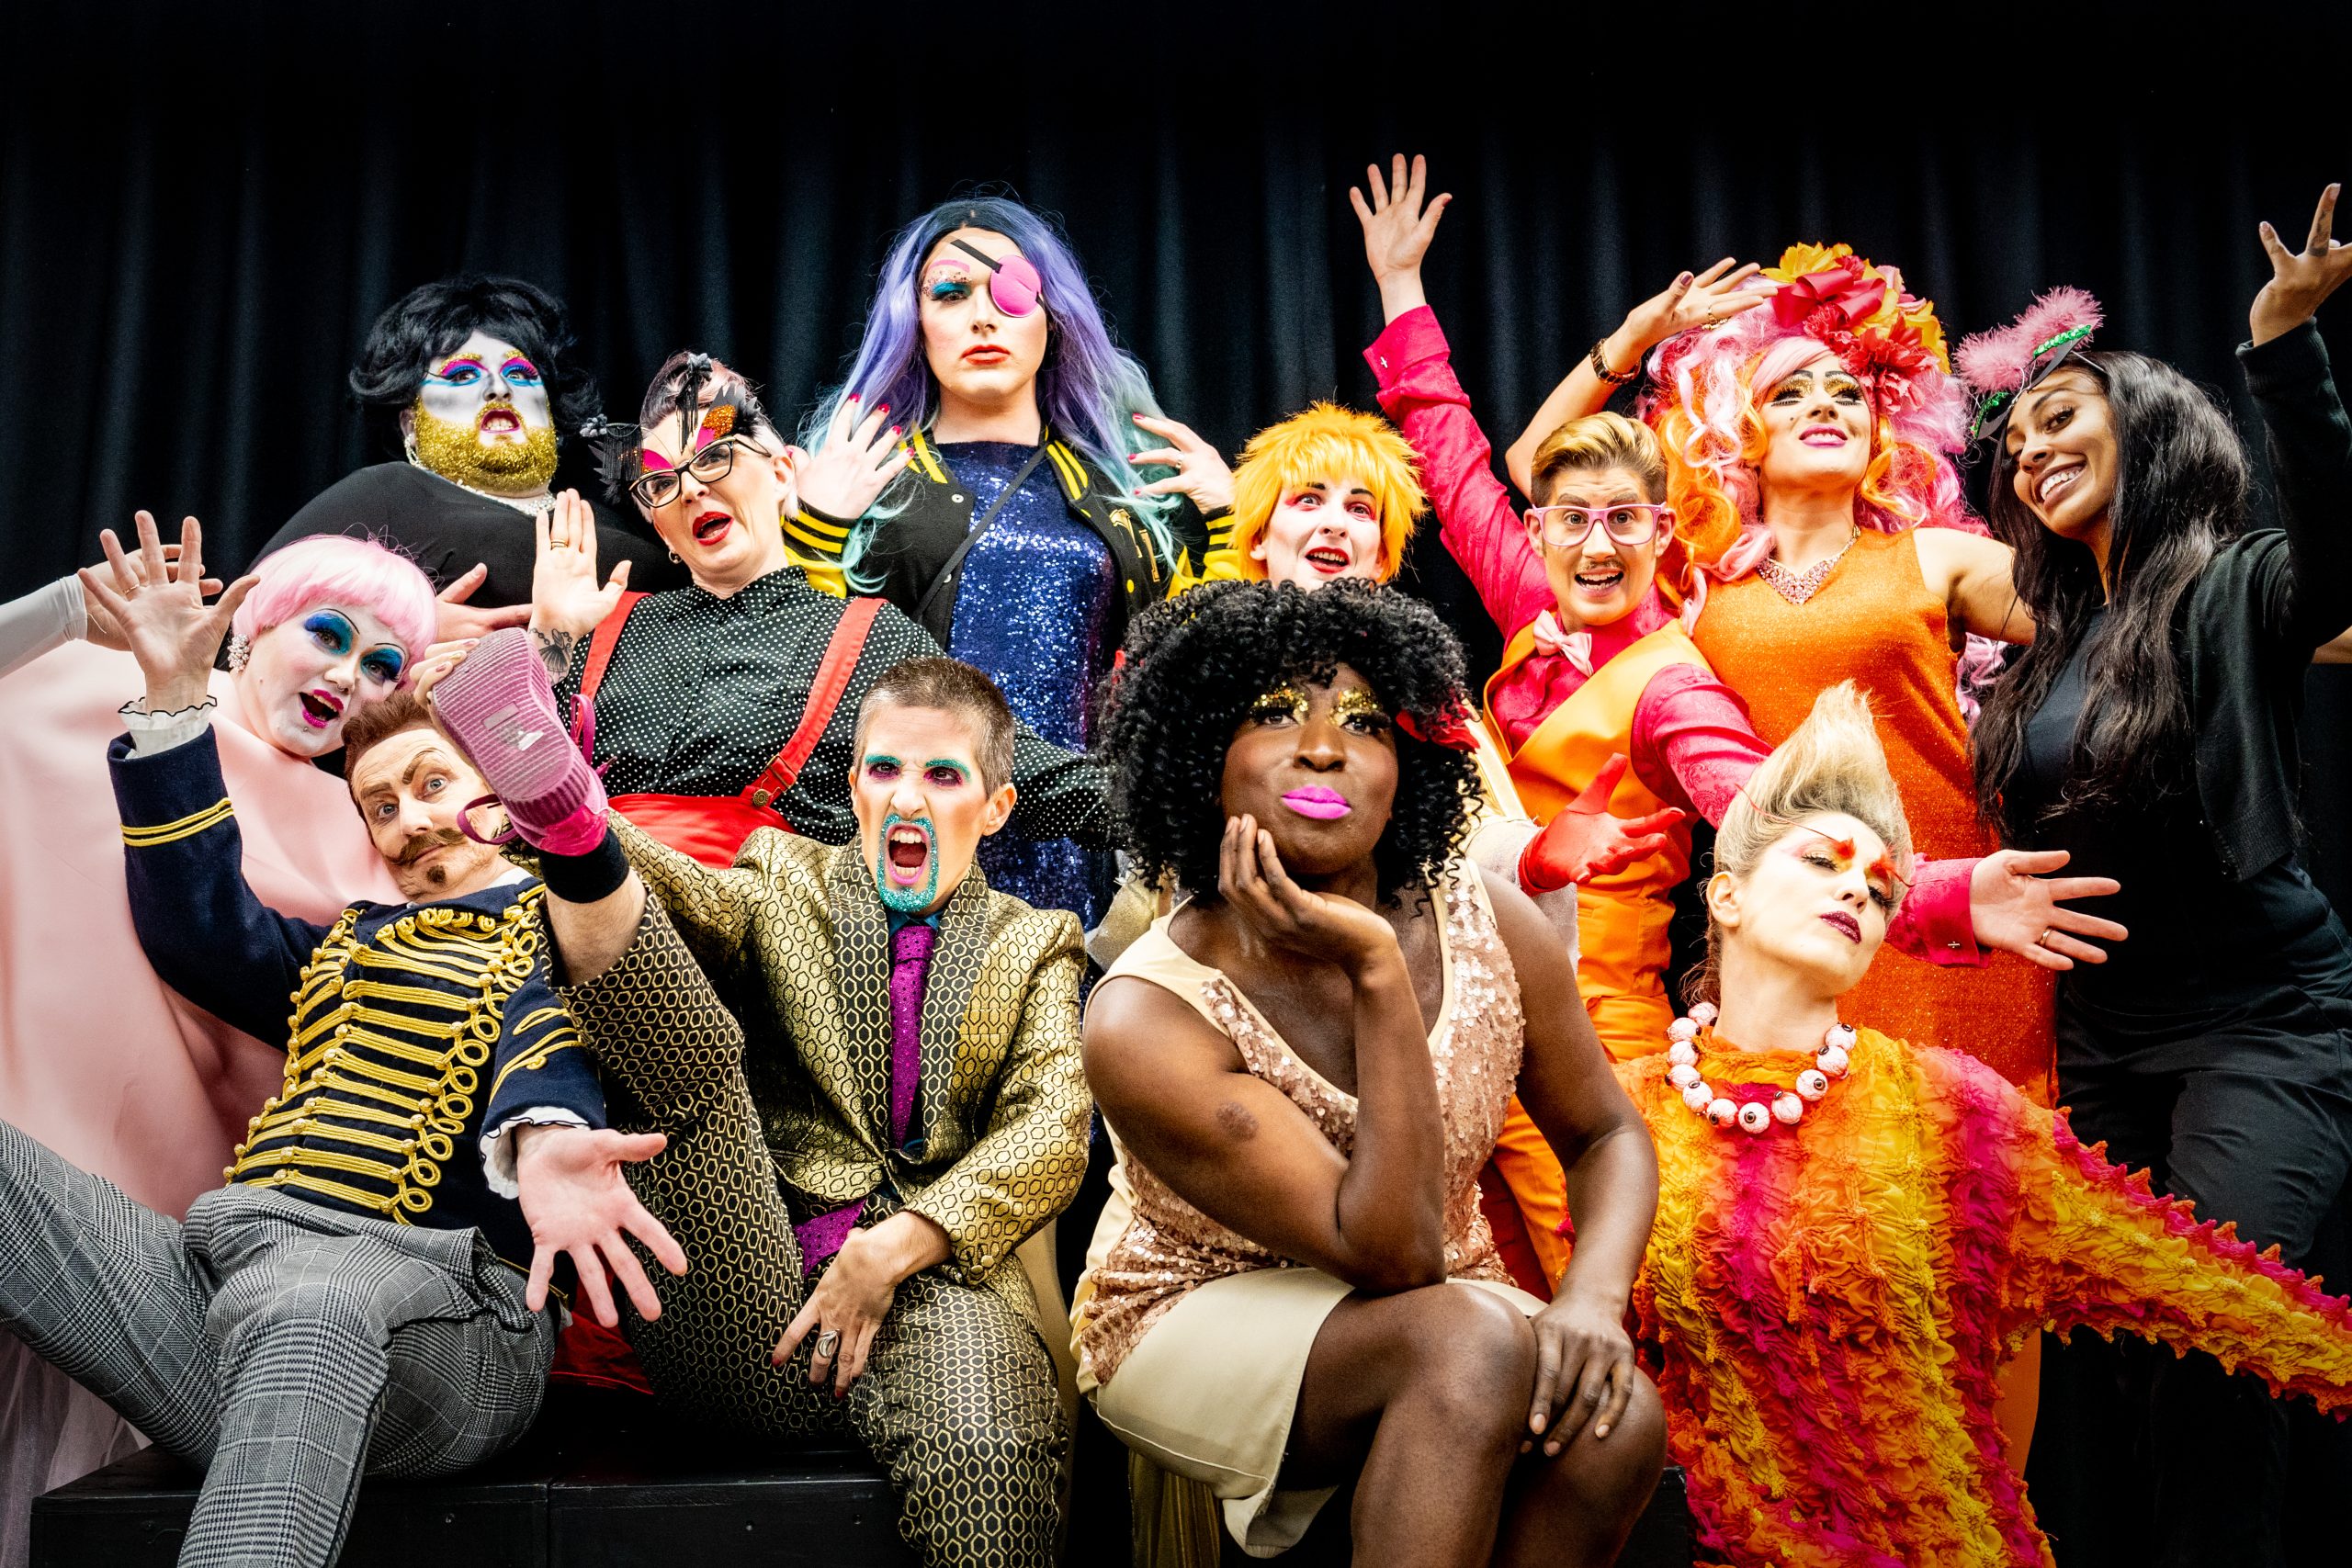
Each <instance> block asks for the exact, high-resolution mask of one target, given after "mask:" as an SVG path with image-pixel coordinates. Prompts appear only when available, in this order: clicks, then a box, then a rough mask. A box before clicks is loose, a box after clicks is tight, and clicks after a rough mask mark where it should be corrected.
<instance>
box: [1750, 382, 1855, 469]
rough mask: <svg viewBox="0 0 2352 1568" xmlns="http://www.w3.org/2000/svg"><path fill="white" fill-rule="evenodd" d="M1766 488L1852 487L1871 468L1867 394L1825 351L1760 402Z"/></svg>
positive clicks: (1758, 403)
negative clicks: (1764, 442)
mask: <svg viewBox="0 0 2352 1568" xmlns="http://www.w3.org/2000/svg"><path fill="white" fill-rule="evenodd" d="M1756 412H1757V414H1758V417H1760V418H1761V419H1762V420H1763V422H1764V434H1765V439H1766V443H1767V445H1766V446H1765V448H1764V457H1763V460H1762V461H1761V462H1760V463H1759V464H1758V476H1759V477H1760V478H1761V479H1763V481H1764V485H1765V488H1766V489H1767V490H1770V489H1775V488H1779V489H1788V490H1834V489H1838V488H1845V489H1852V488H1854V487H1856V486H1859V485H1860V483H1861V482H1862V477H1863V476H1864V475H1865V474H1867V473H1869V472H1870V466H1871V403H1870V393H1869V390H1868V389H1866V388H1864V387H1863V385H1862V383H1861V382H1860V380H1859V379H1857V378H1855V377H1854V376H1853V375H1852V374H1850V373H1849V371H1848V370H1847V369H1846V368H1845V367H1843V366H1841V365H1839V364H1838V361H1837V359H1836V358H1835V357H1834V356H1832V355H1830V354H1829V353H1828V352H1827V351H1826V350H1825V351H1824V352H1823V353H1822V355H1821V356H1820V357H1819V358H1818V359H1815V361H1813V363H1811V364H1809V365H1807V366H1804V367H1802V368H1800V369H1797V370H1794V371H1792V372H1790V373H1789V374H1788V375H1787V376H1785V377H1783V378H1781V381H1780V383H1779V385H1777V386H1775V387H1774V388H1772V389H1771V390H1770V391H1769V392H1767V393H1765V394H1764V395H1763V396H1761V397H1759V398H1758V399H1757V400H1756Z"/></svg>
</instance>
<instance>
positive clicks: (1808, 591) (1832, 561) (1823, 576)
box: [1756, 523, 1862, 604]
mask: <svg viewBox="0 0 2352 1568" xmlns="http://www.w3.org/2000/svg"><path fill="white" fill-rule="evenodd" d="M1861 536H1862V525H1860V524H1859V523H1857V524H1854V525H1852V532H1850V533H1849V534H1848V535H1847V536H1846V542H1845V543H1844V544H1842V545H1840V546H1838V553H1837V554H1836V555H1834V556H1831V557H1829V558H1827V559H1826V560H1817V561H1815V562H1814V563H1813V564H1812V565H1811V566H1809V567H1807V568H1805V569H1804V570H1803V571H1791V570H1789V569H1788V568H1787V567H1784V566H1782V565H1781V563H1780V562H1779V561H1777V560H1775V559H1773V558H1771V557H1770V556H1766V557H1765V558H1763V559H1762V560H1760V561H1758V562H1757V563H1756V575H1757V576H1758V577H1760V578H1762V579H1763V580H1764V581H1767V582H1769V583H1770V584H1771V585H1772V587H1773V589H1774V591H1775V592H1778V593H1779V594H1780V595H1781V598H1783V599H1786V600H1787V601H1788V602H1789V603H1790V604H1804V602H1805V601H1806V600H1808V599H1810V598H1812V597H1813V596H1814V595H1815V594H1816V593H1818V592H1821V585H1822V584H1823V583H1825V582H1826V581H1829V574H1830V573H1831V572H1833V571H1835V570H1838V562H1839V561H1841V560H1844V559H1845V558H1846V552H1847V551H1848V550H1850V549H1852V548H1853V547H1854V541H1855V540H1857V539H1859V538H1860V537H1861Z"/></svg>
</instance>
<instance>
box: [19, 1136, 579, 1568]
mask: <svg viewBox="0 0 2352 1568" xmlns="http://www.w3.org/2000/svg"><path fill="white" fill-rule="evenodd" d="M523 1284H524V1281H523V1279H522V1277H521V1276H520V1275H518V1274H516V1273H515V1271H514V1270H513V1269H509V1268H507V1267H506V1266H505V1265H503V1264H502V1263H500V1262H498V1261H497V1260H496V1259H495V1258H493V1257H492V1256H491V1254H490V1253H489V1250H488V1248H487V1247H484V1246H483V1245H482V1243H481V1236H480V1234H479V1233H478V1232H475V1231H473V1230H470V1229H469V1230H462V1231H450V1230H429V1229H425V1228H423V1227H420V1226H410V1225H396V1224H390V1223H388V1222H386V1221H382V1220H375V1219H369V1218H366V1217H364V1216H361V1215H357V1214H346V1213H342V1212H340V1211H337V1210H333V1209H328V1208H325V1207H323V1206H322V1205H320V1204H316V1203H311V1202H307V1201H303V1200H301V1199H299V1198H290V1197H288V1196H286V1195H285V1194H283V1193H280V1192H275V1191H270V1190H264V1189H260V1188H254V1187H224V1188H221V1189H220V1190H217V1191H213V1192H209V1193H207V1194H205V1195H204V1196H203V1197H202V1198H199V1199H198V1200H197V1201H196V1204H195V1206H194V1207H193V1208H191V1209H190V1210H189V1211H188V1217H187V1223H186V1224H175V1223H174V1222H172V1221H171V1220H168V1219H166V1218H164V1216H163V1215H161V1214H158V1213H154V1212H153V1210H149V1209H145V1208H141V1206H140V1205H139V1204H137V1203H134V1202H132V1201H130V1199H129V1198H127V1197H125V1196H124V1195H123V1193H122V1192H121V1190H119V1189H118V1188H117V1187H116V1186H115V1185H114V1184H113V1183H112V1182H109V1181H106V1180H103V1179H100V1178H98V1177H96V1176H93V1175H91V1174H90V1173H89V1172H87V1171H85V1170H81V1169H78V1168H75V1167H74V1166H72V1165H70V1164H68V1163H67V1162H66V1161H65V1160H63V1159H62V1158H60V1157H59V1156H57V1155H55V1154H53V1153H51V1151H50V1150H49V1149H47V1148H44V1147H43V1146H41V1145H40V1144H39V1143H37V1142H35V1141H34V1140H33V1139H31V1138H30V1137H28V1136H27V1135H26V1134H23V1133H22V1132H20V1131H18V1130H17V1128H15V1127H12V1126H9V1125H7V1124H6V1123H5V1122H0V1324H5V1325H6V1326H7V1327H8V1328H10V1329H11V1330H13V1331H14V1332H15V1333H16V1335H17V1337H18V1338H20V1339H22V1340H23V1341H24V1343H25V1344H26V1345H27V1346H28V1348H31V1349H32V1350H33V1351H34V1352H35V1353H36V1354H38V1355H40V1357H42V1358H43V1359H46V1360H48V1361H50V1362H51V1364H53V1365H54V1366H56V1367H57V1368H58V1369H59V1370H61V1371H64V1372H65V1373H67V1374H68V1375H70V1376H71V1377H73V1378H74V1380H75V1381H77V1382H80V1383H81V1384H82V1385H83V1386H84V1387H85V1388H87V1389H89V1390H90V1391H91V1392H92V1393H96V1395H98V1397H100V1398H101V1399H104V1400H105V1401H106V1402H107V1404H111V1405H113V1406H114V1407H115V1409H117V1410H118V1411H119V1412H121V1414H122V1416H123V1417H124V1418H125V1419H126V1420H128V1421H130V1423H131V1425H133V1426H135V1427H138V1428H139V1429H140V1430H141V1431H142V1432H144V1433H146V1434H147V1435H148V1436H149V1437H150V1438H153V1439H154V1440H155V1442H157V1443H158V1444H160V1445H161V1446H162V1447H163V1448H164V1449H165V1450H168V1451H169V1452H171V1453H174V1454H176V1455H178V1456H179V1457H180V1458H182V1459H185V1460H187V1461H190V1462H192V1463H194V1464H196V1465H198V1466H200V1467H202V1469H203V1470H204V1472H205V1475H204V1486H203V1489H202V1491H201V1492H199V1493H198V1497H197V1504H196V1513H195V1517H193V1518H192V1519H191V1520H190V1521H189V1524H188V1531H187V1539H186V1540H185V1541H184V1542H183V1543H182V1545H181V1548H180V1562H182V1563H183V1564H214V1563H231V1562H234V1563H239V1564H254V1565H258V1564H271V1565H277V1564H283V1565H284V1568H297V1565H313V1568H324V1565H325V1564H327V1563H331V1562H334V1559H335V1557H336V1555H337V1553H338V1552H340V1551H342V1548H343V1538H344V1532H345V1529H347V1528H348V1526H349V1524H350V1520H351V1511H352V1507H353V1505H354V1504H355V1503H356V1501H357V1498H358V1494H359V1478H360V1476H361V1474H362V1473H363V1472H365V1473H368V1474H375V1475H433V1474H439V1473H443V1472H448V1471H453V1470H458V1469H462V1468H464V1467H465V1466H467V1465H469V1464H473V1463H476V1462H478V1461H481V1460H484V1459H487V1458H489V1457H490V1456H491V1455H492V1454H494V1453H497V1452H498V1451H499V1450H502V1449H503V1448H505V1447H507V1446H508V1445H509V1444H511V1443H513V1442H514V1441H515V1438H519V1437H521V1436H522V1434H523V1432H524V1430H525V1429H526V1427H529V1425H530V1424H531V1420H532V1418H533V1417H534V1416H536V1415H537V1413H538V1407H539V1397H540V1394H541V1393H542V1392H543V1391H544V1389H545V1387H546V1380H547V1369H548V1359H549V1358H550V1357H551V1356H552V1355H553V1353H554V1348H555V1326H554V1324H553V1322H552V1318H551V1314H548V1313H544V1312H542V1313H532V1312H529V1311H526V1309H525V1307H524V1305H523Z"/></svg>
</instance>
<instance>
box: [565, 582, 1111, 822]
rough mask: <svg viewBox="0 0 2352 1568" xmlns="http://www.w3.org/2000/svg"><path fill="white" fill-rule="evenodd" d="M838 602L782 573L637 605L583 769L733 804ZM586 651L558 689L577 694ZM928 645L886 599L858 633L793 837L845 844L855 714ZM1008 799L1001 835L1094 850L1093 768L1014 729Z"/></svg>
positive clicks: (602, 689)
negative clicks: (1013, 793) (733, 587)
mask: <svg viewBox="0 0 2352 1568" xmlns="http://www.w3.org/2000/svg"><path fill="white" fill-rule="evenodd" d="M848 604H849V602H848V601H847V600H844V599H840V598H837V597H835V596H834V595H832V594H831V593H828V592H824V591H823V590H821V589H818V588H812V587H810V586H809V580H808V578H807V577H806V576H805V575H803V574H802V572H801V570H800V569H799V568H798V567H791V566H787V567H784V568H781V569H779V570H775V571H772V572H770V573H769V574H768V575H767V576H765V577H763V578H761V579H760V580H759V581H756V582H753V583H752V584H750V585H749V586H747V587H745V588H743V589H741V590H740V591H739V592H735V593H733V594H731V595H729V596H728V597H726V598H723V599H722V598H720V597H718V595H716V594H714V593H711V592H707V591H706V590H704V589H702V588H699V587H692V586H689V587H685V588H680V589H675V590H673V591H672V592H667V593H656V594H653V595H652V596H650V597H649V598H646V599H642V600H639V601H638V603H637V605H636V607H635V608H634V609H633V610H632V611H631V612H630V614H629V617H628V621H627V623H625V624H624V626H622V629H621V635H620V640H619V642H618V643H617V644H616V645H615V647H614V649H613V658H612V662H611V663H610V664H608V665H606V666H605V678H604V680H603V682H601V683H600V684H599V685H598V687H597V690H596V697H595V704H594V711H595V724H596V734H595V742H594V751H595V755H594V761H595V762H596V764H597V765H598V766H599V767H600V768H602V769H603V770H604V776H605V788H606V789H608V790H610V791H611V792H612V793H613V794H615V795H741V793H742V792H743V791H745V790H746V789H749V788H750V787H751V786H752V783H753V782H754V781H755V780H757V779H758V778H759V776H760V775H761V774H762V773H764V772H766V771H767V766H768V764H769V763H770V762H773V761H775V758H776V754H777V753H778V752H780V751H782V750H784V748H785V744H786V742H787V741H788V740H790V739H792V733H793V731H794V730H795V729H797V728H798V727H799V724H800V716H801V714H802V712H803V711H804V709H805V707H806V705H807V702H808V697H809V688H810V687H811V686H813V685H814V684H815V683H816V679H817V670H818V667H819V666H820V664H821V663H823V661H824V657H825V647H826V644H827V643H828V641H829V640H830V639H831V637H832V635H833V627H834V626H837V625H838V624H839V623H840V621H841V618H842V612H843V611H844V610H846V609H847V608H848ZM586 647H587V644H585V643H582V645H581V649H580V650H578V651H576V652H575V653H574V656H573V661H572V668H571V671H570V673H568V674H567V675H566V676H565V677H564V679H563V681H562V682H561V683H560V685H559V687H558V688H557V689H558V691H559V692H560V693H561V694H563V695H565V696H567V697H568V696H570V695H571V694H574V693H576V692H577V691H578V690H579V687H580V676H581V672H582V670H583V669H584V667H585V665H586V654H585V649H586ZM939 651H940V649H939V645H938V644H937V643H936V642H934V641H933V640H932V638H931V637H930V635H929V634H928V633H926V632H925V631H924V630H923V629H922V627H921V626H917V625H915V624H914V622H912V621H910V620H909V619H908V618H907V617H906V616H904V615H900V614H899V612H898V611H897V610H895V609H893V608H891V607H890V606H889V605H888V604H885V605H884V606H882V611H881V614H880V615H876V617H875V619H874V624H873V626H872V627H871V628H870V629H869V630H868V631H867V633H866V637H865V648H864V649H863V650H862V651H861V652H860V653H859V655H858V660H857V664H856V667H855V669H854V671H852V672H851V675H850V680H849V684H848V685H847V686H846V687H844V688H843V690H842V698H841V705H840V706H839V707H837V708H836V709H835V710H834V712H833V716H832V721H831V723H830V724H828V725H827V726H826V728H825V733H824V735H823V736H822V737H821V738H820V739H819V740H818V742H817V749H816V750H815V751H813V752H812V753H810V755H809V761H808V762H807V764H806V765H805V766H803V767H802V769H801V770H800V776H799V778H798V780H797V781H796V782H795V783H794V784H793V786H792V787H791V788H790V789H788V790H786V792H785V794H784V795H783V797H782V798H781V799H780V800H778V801H777V802H776V803H775V808H776V809H777V810H778V811H780V812H781V813H783V815H784V818H785V820H786V821H787V822H789V823H790V824H791V825H792V829H793V831H795V832H797V833H799V834H801V835H803V836H805V837H807V838H811V839H818V840H822V841H824V842H826V843H829V844H842V843H847V842H848V841H849V840H852V839H854V837H856V834H857V819H856V818H855V816H854V815H853V814H852V812H851V810H850V803H849V770H850V762H851V760H852V759H851V750H852V748H851V740H852V738H853V735H854V732H855V730H856V728H857V708H858V705H859V704H860V703H862V702H864V701H865V694H866V693H867V692H868V691H870V690H872V689H873V685H874V682H876V681H877V680H879V679H880V678H881V676H882V673H883V671H887V670H888V669H890V668H892V667H893V666H895V665H898V664H902V663H904V662H905V661H906V660H910V659H922V658H927V657H935V656H937V655H938V653H939ZM1012 778H1013V783H1014V784H1016V785H1018V786H1019V789H1020V797H1019V799H1018V801H1017V802H1016V804H1015V805H1014V807H1013V812H1012V823H1011V825H1010V828H1009V829H1008V830H1010V831H1012V832H1015V833H1018V834H1019V835H1021V836H1022V837H1023V838H1025V839H1073V838H1074V839H1080V840H1087V841H1089V842H1091V843H1103V842H1106V841H1107V840H1108V839H1109V837H1110V833H1111V812H1110V806H1109V804H1108V799H1107V796H1108V791H1109V784H1110V780H1109V775H1108V774H1107V773H1106V772H1105V771H1104V769H1103V766H1102V765H1101V764H1099V763H1097V762H1094V761H1090V760H1088V759H1087V758H1086V757H1083V756H1081V755H1080V754H1079V753H1077V752H1074V751H1065V750H1062V749H1061V748H1060V747H1058V746H1052V745H1048V744H1047V743H1046V741H1044V740H1041V739H1038V738H1037V735H1036V733H1035V731H1033V730H1032V729H1031V728H1029V727H1028V726H1027V725H1025V724H1023V725H1018V726H1016V728H1015V729H1014V732H1013V743H1012Z"/></svg>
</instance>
